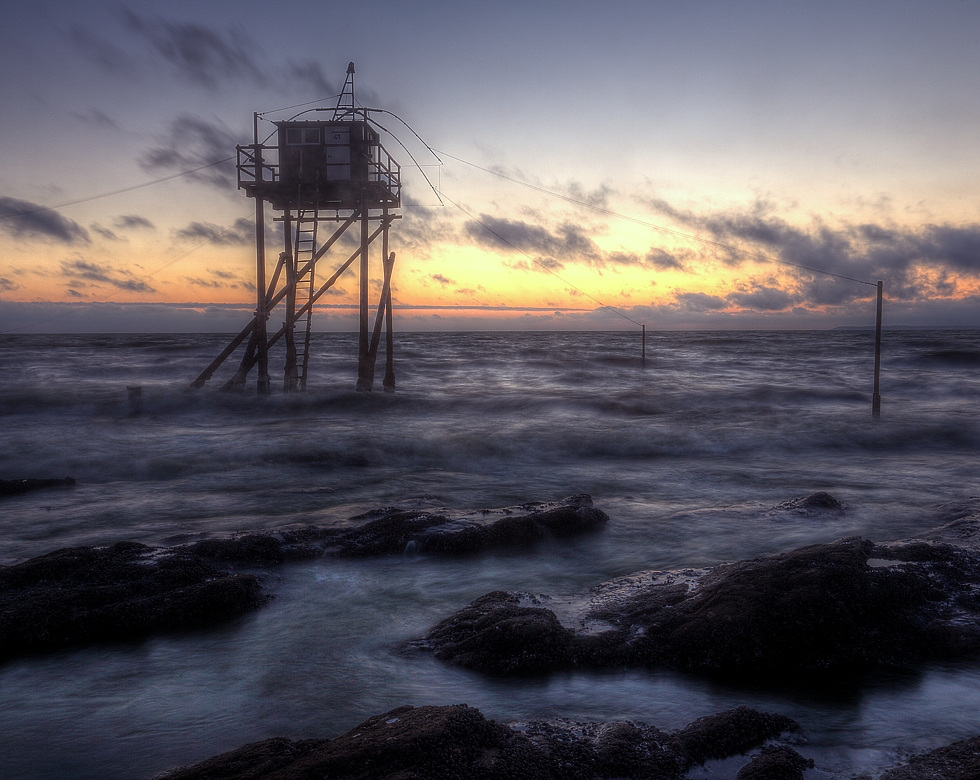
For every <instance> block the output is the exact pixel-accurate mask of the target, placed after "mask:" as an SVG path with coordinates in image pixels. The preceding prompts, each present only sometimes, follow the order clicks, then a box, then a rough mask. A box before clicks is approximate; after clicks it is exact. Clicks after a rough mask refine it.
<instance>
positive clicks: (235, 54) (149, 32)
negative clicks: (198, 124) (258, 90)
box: [121, 8, 266, 89]
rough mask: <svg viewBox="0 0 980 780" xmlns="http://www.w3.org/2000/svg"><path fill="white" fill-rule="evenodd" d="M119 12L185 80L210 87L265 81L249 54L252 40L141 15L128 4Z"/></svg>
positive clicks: (252, 49)
mask: <svg viewBox="0 0 980 780" xmlns="http://www.w3.org/2000/svg"><path fill="white" fill-rule="evenodd" d="M121 13H122V18H123V23H124V25H125V27H126V29H127V31H128V32H129V33H130V34H131V35H133V36H137V37H139V38H141V39H142V40H143V41H145V42H146V43H148V44H149V45H150V48H151V49H152V50H153V51H155V52H156V53H157V54H158V55H159V56H160V57H161V58H162V59H163V60H165V61H166V62H168V63H169V64H170V65H171V66H172V67H173V68H174V69H175V70H176V71H177V73H178V74H179V75H180V76H181V77H183V78H185V79H187V80H188V81H191V82H193V83H195V84H199V85H202V86H205V87H208V88H211V89H214V88H216V87H217V86H218V85H219V84H220V83H222V82H223V81H226V80H229V79H231V80H240V81H248V82H251V83H254V84H264V83H265V82H266V78H265V76H264V74H263V72H262V69H261V68H259V67H258V65H257V64H256V63H255V61H254V60H253V58H252V55H251V52H253V51H255V50H256V45H255V43H254V42H253V41H250V40H248V39H246V38H244V37H243V36H241V35H238V34H236V33H235V32H230V33H226V34H225V33H220V32H218V31H216V30H214V29H211V28H209V27H205V26H203V25H200V24H193V23H188V22H184V23H174V22H168V21H166V20H164V19H161V18H159V17H151V16H140V15H139V14H137V13H136V12H135V11H133V10H131V9H128V8H123V9H122V10H121Z"/></svg>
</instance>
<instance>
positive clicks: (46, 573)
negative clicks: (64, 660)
mask: <svg viewBox="0 0 980 780" xmlns="http://www.w3.org/2000/svg"><path fill="white" fill-rule="evenodd" d="M265 600H266V599H265V597H264V596H263V595H262V594H261V592H260V588H259V583H258V581H257V580H256V578H255V577H253V576H247V575H246V576H233V575H229V574H226V573H223V572H220V571H218V570H217V569H215V568H214V567H213V566H211V565H210V564H208V563H206V562H205V561H203V560H201V559H200V558H198V557H196V556H193V555H191V554H189V553H186V552H176V553H171V554H160V553H159V551H158V550H155V549H154V548H151V547H147V546H145V545H142V544H135V543H132V542H120V543H119V544H115V545H113V546H111V547H73V548H68V549H64V550H58V551H56V552H53V553H49V554H48V555H42V556H40V557H39V558H32V559H31V560H28V561H25V562H23V563H19V564H16V565H13V566H4V567H0V660H6V659H9V658H12V657H15V656H18V655H23V654H27V653H34V652H40V651H45V650H52V649H57V648H61V647H68V646H73V645H81V644H87V643H91V642H106V641H120V640H127V639H133V638H139V637H143V636H146V635H148V634H150V633H153V632H157V631H175V630H181V629H187V628H196V627H200V626H208V625H213V624H215V623H219V622H222V621H225V620H229V619H231V618H234V617H237V616H238V615H241V614H243V613H245V612H247V611H249V610H251V609H254V608H256V607H258V606H259V605H260V604H262V603H264V601H265Z"/></svg>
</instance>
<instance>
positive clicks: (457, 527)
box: [338, 494, 609, 557]
mask: <svg viewBox="0 0 980 780" xmlns="http://www.w3.org/2000/svg"><path fill="white" fill-rule="evenodd" d="M517 512H519V514H518V513H517ZM608 521H609V517H608V515H606V513H605V512H603V511H601V510H599V509H596V508H595V507H594V506H593V505H592V497H591V496H588V495H584V494H583V495H576V496H571V497H569V498H566V499H564V500H562V501H558V502H551V503H533V504H523V505H521V506H520V507H515V508H507V509H497V510H489V509H488V510H484V511H482V512H479V513H477V514H470V515H464V516H461V517H455V518H454V517H450V516H448V515H446V514H434V513H430V512H427V511H421V510H411V511H405V510H398V509H393V510H392V509H389V510H387V511H386V512H385V513H384V514H383V515H381V516H380V517H377V518H376V519H373V520H371V521H369V522H368V523H366V524H365V525H363V526H361V527H359V528H355V529H352V530H350V531H348V532H347V533H345V534H343V535H342V536H341V537H340V538H339V550H338V554H339V555H340V556H342V557H358V556H364V555H391V554H402V553H405V552H412V553H416V554H431V555H465V554H470V553H477V552H483V551H486V550H490V549H501V548H504V549H506V548H515V547H522V548H523V547H529V546H531V545H533V544H536V543H538V542H540V541H542V540H544V539H547V538H564V537H570V536H575V535H578V534H582V533H588V532H592V531H596V530H598V529H600V528H602V527H603V526H604V525H605V524H606V523H607V522H608Z"/></svg>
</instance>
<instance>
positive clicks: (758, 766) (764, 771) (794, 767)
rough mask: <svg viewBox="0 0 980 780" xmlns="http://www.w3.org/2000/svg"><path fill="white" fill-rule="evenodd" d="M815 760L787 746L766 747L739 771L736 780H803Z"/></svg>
mask: <svg viewBox="0 0 980 780" xmlns="http://www.w3.org/2000/svg"><path fill="white" fill-rule="evenodd" d="M812 768H813V760H812V759H808V758H803V756H801V755H800V754H799V753H797V752H796V751H795V750H793V748H790V747H786V746H785V745H765V746H763V748H762V751H761V752H760V753H759V755H758V756H756V757H755V758H753V759H752V760H751V761H750V762H749V763H748V764H746V765H745V766H743V767H742V768H741V769H739V770H738V774H737V775H736V780H803V778H804V775H803V773H804V772H805V771H806V770H807V769H812Z"/></svg>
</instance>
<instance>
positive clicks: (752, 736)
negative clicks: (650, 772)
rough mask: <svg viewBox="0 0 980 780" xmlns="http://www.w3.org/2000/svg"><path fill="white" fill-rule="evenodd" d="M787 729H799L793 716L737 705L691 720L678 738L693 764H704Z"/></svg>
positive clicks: (743, 750)
mask: <svg viewBox="0 0 980 780" xmlns="http://www.w3.org/2000/svg"><path fill="white" fill-rule="evenodd" d="M787 731H789V732H797V733H798V732H799V726H798V725H797V724H796V723H795V722H794V721H793V720H792V719H791V718H787V717H784V716H782V715H770V714H768V713H765V712H757V711H756V710H753V709H751V708H749V707H736V708H735V709H733V710H728V711H726V712H721V713H718V714H715V715H708V716H705V717H703V718H698V719H697V720H696V721H694V722H693V723H689V724H688V725H687V726H685V727H684V728H683V729H681V730H680V731H679V732H677V740H678V742H679V743H680V745H681V748H682V750H683V751H684V755H685V756H686V757H687V759H688V761H689V763H690V764H703V763H704V762H705V761H708V760H711V759H717V758H725V757H727V756H734V755H737V754H739V753H744V752H745V751H747V750H750V749H751V748H754V747H757V746H758V745H761V744H762V743H763V742H765V741H766V740H767V739H773V738H774V737H778V736H779V735H780V734H782V733H784V732H787Z"/></svg>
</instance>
